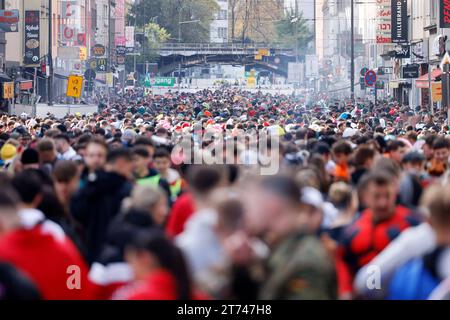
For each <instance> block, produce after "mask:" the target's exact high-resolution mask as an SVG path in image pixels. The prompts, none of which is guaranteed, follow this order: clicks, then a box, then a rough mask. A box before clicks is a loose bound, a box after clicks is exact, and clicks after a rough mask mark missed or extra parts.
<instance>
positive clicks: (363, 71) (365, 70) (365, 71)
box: [360, 67, 369, 77]
mask: <svg viewBox="0 0 450 320" xmlns="http://www.w3.org/2000/svg"><path fill="white" fill-rule="evenodd" d="M367 71H369V68H366V67H364V68H362V69H361V71H360V74H361V77H364V76H365V75H366V73H367Z"/></svg>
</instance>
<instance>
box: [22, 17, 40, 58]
mask: <svg viewBox="0 0 450 320" xmlns="http://www.w3.org/2000/svg"><path fill="white" fill-rule="evenodd" d="M39 19H40V18H39V11H38V10H33V11H25V35H24V41H25V47H24V48H25V52H24V57H23V63H24V64H26V65H29V64H38V63H39V51H40V50H39V49H40V37H39V31H40V20H39Z"/></svg>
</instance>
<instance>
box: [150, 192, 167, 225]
mask: <svg viewBox="0 0 450 320" xmlns="http://www.w3.org/2000/svg"><path fill="white" fill-rule="evenodd" d="M168 212H169V206H168V205H167V199H166V198H165V197H162V198H161V199H159V201H158V202H157V203H156V204H155V205H154V206H153V208H152V210H151V215H152V218H153V220H154V221H155V222H156V224H158V225H162V224H163V223H164V222H165V221H166V217H167V213H168Z"/></svg>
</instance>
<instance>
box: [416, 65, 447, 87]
mask: <svg viewBox="0 0 450 320" xmlns="http://www.w3.org/2000/svg"><path fill="white" fill-rule="evenodd" d="M441 74H442V70H441V69H434V70H433V71H431V81H432V82H433V81H436V78H437V77H439V76H440V75H441ZM428 87H429V82H428V73H427V74H424V75H423V76H420V77H419V78H417V79H416V88H421V89H428Z"/></svg>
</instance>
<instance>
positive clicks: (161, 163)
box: [153, 157, 170, 173]
mask: <svg viewBox="0 0 450 320" xmlns="http://www.w3.org/2000/svg"><path fill="white" fill-rule="evenodd" d="M153 164H154V166H155V169H156V170H158V171H159V172H160V173H165V172H167V170H168V169H169V168H170V159H169V158H165V157H159V158H155V159H154V161H153Z"/></svg>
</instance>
